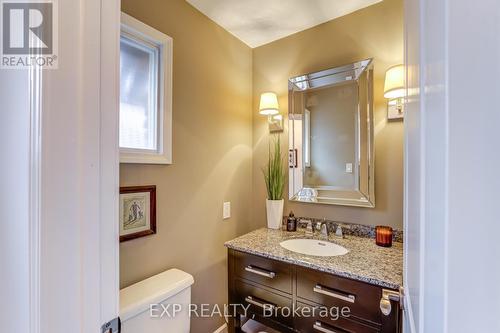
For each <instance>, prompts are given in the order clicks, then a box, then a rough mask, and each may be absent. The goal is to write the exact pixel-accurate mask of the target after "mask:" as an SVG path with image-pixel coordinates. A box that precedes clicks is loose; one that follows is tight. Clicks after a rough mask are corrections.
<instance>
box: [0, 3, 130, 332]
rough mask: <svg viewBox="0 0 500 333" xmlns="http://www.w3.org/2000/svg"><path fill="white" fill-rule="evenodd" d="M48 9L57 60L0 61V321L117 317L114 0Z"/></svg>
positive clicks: (63, 327) (66, 327)
mask: <svg viewBox="0 0 500 333" xmlns="http://www.w3.org/2000/svg"><path fill="white" fill-rule="evenodd" d="M58 11H59V12H58V15H57V17H58V19H59V28H60V29H59V30H58V31H57V33H58V35H59V38H58V40H59V52H58V53H59V54H58V58H59V68H58V69H51V70H43V71H36V70H31V72H30V70H26V69H23V70H21V69H9V70H0V87H1V89H0V96H1V97H0V101H1V106H0V110H1V115H2V120H3V121H2V122H1V123H0V149H1V151H0V153H1V155H2V156H4V157H8V158H5V159H4V161H3V165H2V173H0V183H1V184H2V193H1V200H0V205H1V206H0V207H1V209H0V212H2V214H3V215H2V216H3V218H2V223H1V225H2V229H3V232H2V233H0V250H2V251H1V253H0V266H1V267H2V274H0V294H1V295H2V300H1V301H0V332H27V333H28V332H29V333H63V332H68V331H72V332H82V333H83V332H85V333H86V332H99V331H100V327H101V325H102V324H103V323H104V322H106V321H109V320H111V319H113V318H114V317H116V316H118V309H119V266H118V260H119V258H118V249H119V243H118V196H119V149H118V106H119V76H118V73H119V72H118V71H119V27H120V1H119V0H65V1H59V2H58ZM7 217H8V218H7Z"/></svg>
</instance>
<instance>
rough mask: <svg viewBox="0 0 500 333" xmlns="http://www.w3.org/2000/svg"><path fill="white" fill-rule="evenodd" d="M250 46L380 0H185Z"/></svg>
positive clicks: (261, 43) (262, 43)
mask: <svg viewBox="0 0 500 333" xmlns="http://www.w3.org/2000/svg"><path fill="white" fill-rule="evenodd" d="M186 1H187V2H189V3H190V4H191V5H193V6H194V7H195V8H196V9H198V10H199V11H201V12H202V13H203V14H205V15H206V16H208V17H209V18H211V19H212V20H213V21H215V22H216V23H217V24H219V25H220V26H222V27H223V28H224V29H226V30H227V31H229V32H230V33H232V34H233V35H235V36H236V37H238V38H239V39H240V40H242V41H243V42H244V43H246V44H247V45H248V46H250V47H257V46H260V45H264V44H267V43H269V42H272V41H274V40H277V39H280V38H283V37H286V36H289V35H291V34H294V33H296V32H299V31H302V30H305V29H308V28H311V27H314V26H316V25H318V24H321V23H324V22H327V21H330V20H332V19H334V18H337V17H340V16H343V15H346V14H349V13H352V12H354V11H356V10H358V9H361V8H364V7H368V6H370V5H373V4H375V3H377V2H380V1H382V0H286V1H283V0H186Z"/></svg>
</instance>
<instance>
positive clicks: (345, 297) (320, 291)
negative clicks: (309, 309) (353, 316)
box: [313, 284, 356, 303]
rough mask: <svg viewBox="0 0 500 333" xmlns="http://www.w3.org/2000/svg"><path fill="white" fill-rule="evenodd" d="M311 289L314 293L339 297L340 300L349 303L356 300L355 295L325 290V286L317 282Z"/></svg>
mask: <svg viewBox="0 0 500 333" xmlns="http://www.w3.org/2000/svg"><path fill="white" fill-rule="evenodd" d="M313 291H314V292H315V293H318V294H323V295H326V296H330V297H334V298H338V299H341V300H343V301H346V302H349V303H354V301H355V300H356V296H354V295H341V294H338V293H335V292H333V291H331V290H327V288H325V287H322V286H320V285H319V284H317V285H316V287H314V288H313Z"/></svg>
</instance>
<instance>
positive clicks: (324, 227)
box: [316, 219, 330, 239]
mask: <svg viewBox="0 0 500 333" xmlns="http://www.w3.org/2000/svg"><path fill="white" fill-rule="evenodd" d="M316 229H317V230H318V231H319V233H320V236H321V238H325V239H328V236H329V235H330V233H329V231H328V223H327V222H326V219H323V221H322V222H317V223H316Z"/></svg>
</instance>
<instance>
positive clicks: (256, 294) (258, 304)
mask: <svg viewBox="0 0 500 333" xmlns="http://www.w3.org/2000/svg"><path fill="white" fill-rule="evenodd" d="M235 298H236V299H235V300H236V303H237V304H243V305H244V306H245V307H247V306H250V307H249V310H248V311H249V312H250V313H255V314H257V315H260V316H263V317H265V318H268V319H272V320H276V321H279V322H282V323H286V324H288V325H290V324H291V323H292V322H293V317H292V316H291V315H290V316H287V317H283V316H282V313H283V312H282V311H279V309H280V308H285V307H286V308H289V309H291V308H292V300H291V299H290V298H287V297H283V296H280V295H277V294H275V293H272V292H270V291H267V290H264V289H261V288H259V287H257V286H254V285H251V284H248V283H245V282H243V281H241V280H236V281H235ZM277 309H278V311H277ZM284 313H285V314H286V312H284ZM275 314H276V315H275Z"/></svg>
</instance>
